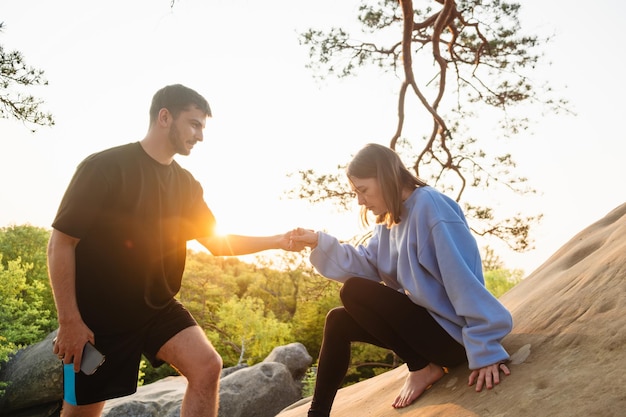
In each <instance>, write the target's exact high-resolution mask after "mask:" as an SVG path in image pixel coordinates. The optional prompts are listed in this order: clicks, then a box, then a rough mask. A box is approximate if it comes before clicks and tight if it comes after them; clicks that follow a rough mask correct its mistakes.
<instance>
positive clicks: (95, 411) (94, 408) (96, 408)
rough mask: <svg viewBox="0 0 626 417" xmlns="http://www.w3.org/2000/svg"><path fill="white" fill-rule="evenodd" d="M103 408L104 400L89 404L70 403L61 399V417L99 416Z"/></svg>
mask: <svg viewBox="0 0 626 417" xmlns="http://www.w3.org/2000/svg"><path fill="white" fill-rule="evenodd" d="M103 408H104V401H102V402H99V403H94V404H89V405H72V404H69V403H67V402H65V401H63V408H62V409H61V417H99V416H100V414H102V409H103Z"/></svg>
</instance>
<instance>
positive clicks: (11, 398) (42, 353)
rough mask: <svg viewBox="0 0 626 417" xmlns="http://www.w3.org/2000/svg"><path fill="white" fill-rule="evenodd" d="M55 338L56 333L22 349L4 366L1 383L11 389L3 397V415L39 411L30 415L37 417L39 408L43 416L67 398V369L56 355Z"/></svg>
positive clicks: (0, 378)
mask: <svg viewBox="0 0 626 417" xmlns="http://www.w3.org/2000/svg"><path fill="white" fill-rule="evenodd" d="M55 336H56V331H55V332H52V333H50V334H49V335H48V336H47V337H46V338H45V339H44V340H43V341H41V342H39V343H36V344H34V345H31V346H28V347H26V348H24V349H21V350H19V351H18V352H17V353H16V354H15V355H14V356H13V357H12V358H10V359H9V361H8V362H7V363H5V364H3V365H2V369H0V381H8V382H9V386H8V387H7V388H6V390H5V394H4V395H3V396H2V397H0V415H7V414H8V412H10V411H15V410H26V409H32V408H35V410H32V411H29V413H33V414H27V415H32V416H37V415H38V414H36V413H37V412H38V411H37V409H38V407H39V406H42V407H41V409H42V411H41V413H45V412H46V411H45V410H49V409H51V408H55V407H56V406H58V403H59V401H60V400H61V399H62V398H63V371H62V369H63V367H62V365H61V361H59V359H58V358H57V357H56V356H55V355H54V354H53V353H52V340H53V339H54V337H55ZM16 415H17V414H16ZM41 415H44V416H47V415H49V414H41Z"/></svg>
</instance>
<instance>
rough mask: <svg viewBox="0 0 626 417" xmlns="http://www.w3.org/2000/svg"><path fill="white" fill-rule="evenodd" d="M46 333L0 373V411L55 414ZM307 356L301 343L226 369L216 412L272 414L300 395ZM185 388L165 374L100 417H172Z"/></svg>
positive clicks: (246, 416)
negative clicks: (2, 388) (3, 385)
mask: <svg viewBox="0 0 626 417" xmlns="http://www.w3.org/2000/svg"><path fill="white" fill-rule="evenodd" d="M53 337H54V333H52V334H50V335H49V336H48V337H47V338H46V339H45V340H44V341H42V342H40V343H37V344H35V345H32V346H29V347H28V348H26V349H23V350H20V351H19V352H18V353H17V354H16V355H15V356H14V357H13V358H12V359H11V360H10V361H9V363H8V364H6V366H4V368H3V369H2V371H1V372H0V380H2V381H10V385H9V386H8V388H7V390H6V394H5V395H4V396H3V397H2V398H0V416H10V417H49V416H56V415H58V410H59V407H60V404H61V398H62V395H63V392H62V386H63V383H62V371H61V364H60V362H59V360H58V359H57V358H56V356H54V355H53V354H52V348H51V346H52V339H53ZM311 362H312V358H311V356H310V355H309V354H308V352H307V351H306V348H305V347H304V345H302V344H301V343H291V344H289V345H286V346H280V347H277V348H275V349H274V350H273V351H272V352H271V353H270V354H269V356H268V357H267V358H266V359H265V360H264V361H263V362H261V363H259V364H256V365H253V366H250V367H243V368H241V367H237V368H234V369H229V368H227V369H225V370H224V371H223V372H222V378H221V382H220V413H219V415H220V417H273V416H275V415H276V414H277V413H278V412H279V411H280V410H281V409H283V408H284V407H286V406H288V405H289V404H292V403H293V402H295V401H297V400H298V399H300V398H301V392H302V387H301V379H302V376H303V375H304V374H305V372H306V370H307V369H308V368H309V366H311ZM186 387H187V381H186V379H185V378H184V377H182V376H179V377H169V378H165V379H163V380H160V381H157V382H155V383H153V384H148V385H145V386H142V387H139V388H138V390H137V392H136V393H135V394H133V395H130V396H127V397H122V398H116V399H113V400H109V401H107V402H106V405H105V408H104V411H103V417H118V416H119V417H128V416H133V417H157V416H158V417H176V416H178V415H180V406H181V404H182V398H183V395H184V393H185V389H186Z"/></svg>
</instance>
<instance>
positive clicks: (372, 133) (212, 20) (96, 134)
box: [0, 0, 626, 275]
mask: <svg viewBox="0 0 626 417" xmlns="http://www.w3.org/2000/svg"><path fill="white" fill-rule="evenodd" d="M359 3H360V2H359V1H357V0H350V1H348V0H344V1H337V0H319V1H315V2H296V1H293V0H292V1H289V0H268V1H252V0H242V1H237V2H234V1H229V0H213V1H212V0H178V2H177V3H176V5H175V7H174V8H173V9H172V8H170V0H133V1H126V0H111V1H107V2H85V1H80V0H56V1H52V2H51V1H46V0H2V1H1V2H0V21H3V22H4V25H5V26H4V31H3V32H2V33H0V44H1V45H3V46H4V48H5V50H18V51H20V52H21V53H22V54H23V55H24V58H25V61H26V62H27V63H28V64H29V65H31V66H33V67H35V68H38V69H42V70H44V71H45V78H46V79H47V80H48V82H49V84H48V85H47V86H42V87H35V88H31V89H29V90H28V92H30V93H32V94H34V95H35V96H37V97H40V98H42V99H43V100H44V102H45V103H44V105H43V109H44V110H46V111H50V112H52V113H53V115H54V117H55V121H56V124H55V126H54V127H51V128H50V127H40V128H38V129H37V131H36V132H35V133H31V131H30V129H29V126H24V125H23V124H22V123H20V122H17V121H14V120H0V179H1V181H2V191H1V192H0V227H5V226H10V225H15V224H17V225H19V224H32V225H36V226H41V227H45V228H49V227H50V224H51V222H52V220H53V218H54V215H55V213H56V209H57V207H58V204H59V202H60V199H61V197H62V195H63V193H64V191H65V188H66V187H67V184H68V182H69V180H70V178H71V176H72V174H73V172H74V170H75V168H76V165H77V164H78V163H79V162H80V161H81V160H82V159H83V158H84V157H86V156H87V155H89V154H91V153H93V152H97V151H99V150H102V149H105V148H108V147H111V146H116V145H120V144H123V143H128V142H134V141H137V140H140V139H142V138H143V137H144V135H145V133H146V131H147V127H148V108H149V105H150V100H151V98H152V95H153V94H154V92H155V91H156V90H158V89H159V88H161V87H163V86H165V85H168V84H173V83H182V84H185V85H187V86H189V87H192V88H194V89H196V90H197V91H198V92H200V93H201V94H203V95H204V96H205V97H206V98H207V99H208V100H209V102H210V104H211V107H212V110H213V117H212V118H211V119H210V120H208V122H207V127H206V129H205V140H204V142H203V143H201V144H198V145H196V147H195V148H194V150H193V151H192V154H191V155H190V156H187V157H178V158H177V161H178V162H179V163H180V164H181V165H183V166H184V167H185V168H188V169H189V170H190V171H191V172H192V173H193V174H194V176H195V177H196V178H197V179H198V180H199V181H200V182H201V183H202V185H203V187H204V189H205V199H206V200H207V202H208V204H209V206H210V207H211V209H212V210H213V211H214V213H215V214H216V217H217V219H218V222H219V223H220V228H221V229H222V230H223V231H225V232H231V233H239V234H249V235H267V234H275V233H282V232H285V231H287V230H290V229H291V228H293V227H298V226H301V227H307V228H311V229H321V230H327V231H329V232H331V233H333V234H335V235H336V236H337V237H339V238H344V239H347V238H350V237H352V236H353V235H355V234H358V233H361V232H362V231H363V229H361V228H360V227H359V221H358V215H357V214H356V211H355V212H352V213H339V212H338V211H337V210H336V209H335V208H334V207H332V206H330V205H321V206H311V205H310V204H307V203H305V202H302V201H294V200H289V199H287V198H286V197H285V196H284V192H285V190H287V189H288V188H290V187H292V186H293V185H294V179H293V178H292V177H289V174H290V173H295V172H297V171H298V170H301V169H315V170H316V171H318V172H332V171H333V170H334V169H335V168H336V167H337V166H338V165H341V164H345V163H346V162H348V161H349V160H350V158H351V156H352V155H353V154H354V153H355V152H356V151H358V149H360V148H361V147H362V146H363V145H364V144H365V143H368V142H378V143H383V144H388V141H389V138H390V137H391V135H392V134H393V132H394V130H395V123H396V114H395V105H396V100H397V98H396V97H397V96H396V94H397V89H398V86H399V83H398V80H393V79H390V78H381V77H378V76H377V75H376V74H373V73H366V74H364V75H363V76H360V77H357V78H350V79H343V80H336V79H327V80H325V81H319V80H317V79H315V78H314V77H313V75H312V73H311V71H310V70H308V69H307V68H305V65H306V63H307V62H308V52H307V49H306V47H304V46H301V45H299V42H298V33H301V32H303V31H305V30H306V29H307V28H309V27H313V28H319V29H327V28H330V27H332V26H342V27H352V26H354V25H355V23H356V15H357V10H358V9H357V8H358V5H359ZM523 3H524V4H523V7H522V13H521V16H522V27H523V28H524V29H525V30H526V31H528V33H542V34H551V35H554V38H553V40H552V42H550V43H548V44H546V45H545V49H544V52H545V54H546V61H549V62H550V63H551V65H547V64H546V65H542V66H540V67H538V68H537V69H536V71H537V75H538V78H541V79H546V80H548V81H549V82H550V83H551V85H552V86H553V87H554V88H555V89H556V90H557V93H560V96H562V97H565V98H567V99H568V100H569V101H570V103H571V106H572V108H573V110H574V111H575V113H576V114H575V115H567V114H564V115H555V116H545V117H544V116H539V112H538V116H537V119H536V120H534V126H533V131H532V134H530V133H525V134H524V137H523V138H522V139H523V140H519V141H518V142H517V143H515V144H511V145H510V146H511V153H512V154H513V156H514V159H515V160H516V161H517V163H518V168H517V169H518V171H517V172H518V173H520V174H521V175H523V176H526V177H528V179H529V183H530V185H531V186H532V187H534V188H535V189H537V190H538V191H539V194H538V195H536V196H526V197H524V198H523V199H522V200H520V199H513V198H511V197H510V196H509V195H502V196H501V197H500V196H499V195H496V196H494V198H495V199H496V201H497V205H498V206H499V207H500V208H502V209H504V210H505V211H506V210H509V211H513V210H521V211H522V213H527V214H528V215H534V214H537V213H543V219H542V221H541V223H540V224H539V225H537V226H536V227H535V230H534V232H533V238H534V249H532V250H530V251H527V252H524V253H521V254H515V253H512V252H510V251H507V250H506V248H505V247H496V251H497V254H498V255H499V256H500V257H501V258H502V259H503V260H504V262H505V266H506V267H507V268H510V269H522V270H523V271H524V272H525V274H526V275H528V274H530V273H531V272H532V271H533V270H534V269H536V268H537V267H538V266H540V265H541V264H542V263H543V262H544V261H546V260H547V259H548V258H549V257H550V256H551V255H552V254H553V253H554V252H555V251H557V250H558V249H559V248H560V247H561V246H562V245H563V244H565V243H566V242H567V241H569V240H570V239H571V238H572V237H573V236H574V235H575V234H577V233H578V232H580V231H581V230H583V229H584V228H586V227H587V226H589V225H591V224H592V223H594V222H595V221H597V220H600V219H601V218H602V217H604V216H605V215H606V214H607V213H608V212H610V211H611V210H613V209H614V208H616V207H617V206H619V205H621V204H623V203H626V194H625V193H624V186H623V184H622V183H623V181H624V179H626V164H625V163H624V162H623V155H624V150H625V149H626V145H625V143H626V142H625V139H626V138H625V136H626V134H625V133H624V129H622V128H621V126H620V121H621V120H622V119H623V117H624V116H623V114H624V105H623V104H622V100H623V97H625V96H626V81H625V80H624V77H623V75H622V72H623V68H622V62H621V60H622V55H623V52H624V46H623V44H622V43H621V33H620V32H619V30H620V28H621V27H622V26H623V23H624V17H623V16H625V15H626V13H625V12H626V5H625V4H624V3H622V2H621V1H618V0H599V1H597V2H595V3H594V4H593V7H588V6H585V5H584V4H583V6H580V5H572V2H569V1H565V0H553V1H550V2H538V1H530V2H523ZM518 139H519V138H518ZM354 207H355V210H356V204H355V205H354Z"/></svg>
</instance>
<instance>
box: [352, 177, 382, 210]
mask: <svg viewBox="0 0 626 417" xmlns="http://www.w3.org/2000/svg"><path fill="white" fill-rule="evenodd" d="M350 183H351V184H350V187H351V188H352V191H354V193H355V194H356V197H357V199H358V201H359V205H361V206H365V208H366V209H368V210H370V211H371V212H372V213H373V214H374V215H375V216H379V215H381V214H385V213H387V212H388V211H389V210H388V209H387V204H385V200H384V199H383V193H382V190H381V188H380V184H378V180H377V179H376V178H357V177H350Z"/></svg>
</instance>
